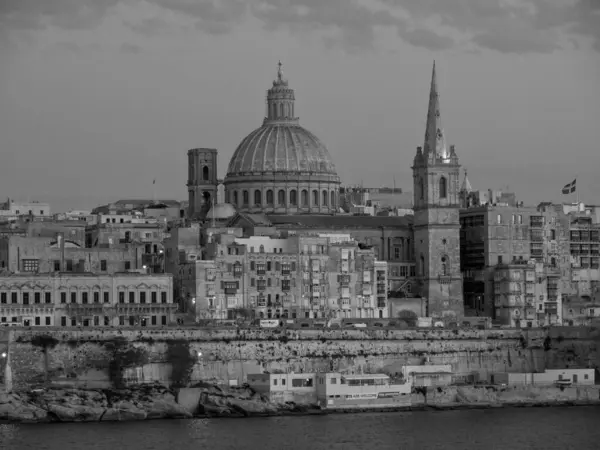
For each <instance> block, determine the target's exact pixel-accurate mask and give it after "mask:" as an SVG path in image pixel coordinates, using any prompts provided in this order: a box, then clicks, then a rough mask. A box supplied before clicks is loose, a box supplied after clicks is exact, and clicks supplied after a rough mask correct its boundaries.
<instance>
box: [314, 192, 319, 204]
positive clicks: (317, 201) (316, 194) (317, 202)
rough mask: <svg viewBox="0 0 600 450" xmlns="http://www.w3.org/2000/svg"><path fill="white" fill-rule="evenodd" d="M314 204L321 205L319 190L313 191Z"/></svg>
mask: <svg viewBox="0 0 600 450" xmlns="http://www.w3.org/2000/svg"><path fill="white" fill-rule="evenodd" d="M313 206H319V191H317V190H316V189H315V190H314V191H313Z"/></svg>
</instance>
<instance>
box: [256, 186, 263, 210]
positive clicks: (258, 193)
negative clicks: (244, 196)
mask: <svg viewBox="0 0 600 450" xmlns="http://www.w3.org/2000/svg"><path fill="white" fill-rule="evenodd" d="M261 203H262V192H260V189H257V190H255V191H254V204H255V205H257V206H260V204H261Z"/></svg>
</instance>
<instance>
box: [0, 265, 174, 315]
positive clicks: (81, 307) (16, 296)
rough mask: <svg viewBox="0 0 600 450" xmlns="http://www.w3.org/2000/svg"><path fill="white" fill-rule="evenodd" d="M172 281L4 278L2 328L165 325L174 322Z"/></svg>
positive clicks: (0, 279) (0, 280)
mask: <svg viewBox="0 0 600 450" xmlns="http://www.w3.org/2000/svg"><path fill="white" fill-rule="evenodd" d="M172 284H173V277H172V276H171V275H168V274H161V275H143V274H137V273H118V274H112V275H108V274H106V275H105V274H102V275H100V274H93V273H60V272H57V273H47V274H33V273H30V274H12V275H6V276H0V324H8V325H10V324H13V325H19V326H31V327H37V326H59V327H68V326H83V327H88V326H90V327H91V326H94V327H98V326H161V325H168V324H170V323H171V321H172V316H173V313H174V311H175V309H176V305H174V304H173V286H172Z"/></svg>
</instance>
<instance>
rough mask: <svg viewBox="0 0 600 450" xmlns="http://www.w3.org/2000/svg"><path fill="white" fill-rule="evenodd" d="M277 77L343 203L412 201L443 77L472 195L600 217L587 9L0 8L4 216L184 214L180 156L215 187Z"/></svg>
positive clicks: (260, 1)
mask: <svg viewBox="0 0 600 450" xmlns="http://www.w3.org/2000/svg"><path fill="white" fill-rule="evenodd" d="M279 59H281V61H282V63H283V65H284V66H283V67H284V73H285V76H286V77H287V78H288V80H289V82H290V87H292V88H294V89H295V90H296V113H297V115H298V116H299V117H300V123H301V124H302V125H303V126H304V127H306V128H307V129H309V130H310V131H312V132H313V133H314V134H316V135H317V136H319V137H320V139H321V140H322V141H323V142H324V143H325V144H326V145H327V147H328V149H329V151H330V153H331V155H332V157H333V160H334V162H335V164H336V166H337V169H338V173H339V175H340V176H341V177H342V181H343V182H344V183H346V184H353V183H360V182H363V184H364V185H365V186H374V187H376V186H381V185H383V184H385V185H392V184H393V182H394V178H395V180H396V185H397V186H398V187H402V188H404V189H406V190H412V174H411V170H410V166H411V163H412V159H413V156H414V153H415V148H416V147H417V146H420V145H423V138H424V132H425V117H426V112H427V102H428V90H429V83H430V76H431V65H432V61H433V60H434V59H435V61H436V66H437V71H438V85H439V88H440V103H441V117H442V122H443V126H444V129H445V133H446V138H447V141H448V143H449V144H455V145H456V151H457V153H458V156H459V158H460V162H461V164H462V165H463V167H464V168H466V169H468V171H469V179H470V180H471V184H472V185H473V187H474V188H475V189H487V188H493V189H506V188H507V187H508V188H509V189H510V190H511V191H514V192H516V193H517V196H518V197H519V198H520V199H522V200H524V201H525V202H527V203H537V202H540V201H561V200H565V199H567V197H563V196H561V194H560V190H561V188H562V186H563V185H564V184H566V183H568V182H570V181H572V179H573V178H575V177H576V176H577V177H578V181H579V182H578V185H579V189H580V195H581V199H582V200H584V201H586V202H588V203H597V204H600V199H598V195H599V194H600V176H599V175H598V172H599V170H600V145H599V144H598V142H599V133H600V1H597V0H531V1H526V0H380V1H375V0H369V1H355V0H213V1H210V0H146V1H137V0H0V152H1V153H0V154H1V156H2V163H1V164H0V197H4V198H5V197H12V198H15V199H19V200H35V199H38V200H46V201H51V202H52V205H53V210H54V211H57V210H64V209H67V208H90V207H92V206H94V205H96V204H99V203H104V202H107V201H112V200H116V199H119V198H152V195H153V192H152V190H153V187H152V180H153V179H154V178H156V180H157V181H156V187H155V192H156V194H155V195H156V196H157V197H158V198H175V199H186V198H187V192H186V187H185V183H186V176H187V170H186V151H187V150H188V149H189V148H193V147H214V148H217V149H218V150H219V165H220V170H219V171H220V175H221V176H224V175H225V171H226V168H227V164H228V162H229V158H230V157H231V155H232V154H233V151H234V150H235V148H236V146H237V144H238V143H239V142H240V141H241V140H242V138H243V137H244V136H245V135H246V134H248V133H249V132H250V131H252V130H253V129H254V128H257V127H259V126H260V125H261V123H262V118H263V116H264V112H265V90H266V89H268V88H269V87H270V85H271V82H272V80H273V79H274V77H275V74H276V69H277V61H278V60H279Z"/></svg>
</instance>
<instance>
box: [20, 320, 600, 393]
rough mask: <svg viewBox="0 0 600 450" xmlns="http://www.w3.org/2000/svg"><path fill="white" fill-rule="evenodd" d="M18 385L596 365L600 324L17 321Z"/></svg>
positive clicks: (469, 371) (599, 358)
mask: <svg viewBox="0 0 600 450" xmlns="http://www.w3.org/2000/svg"><path fill="white" fill-rule="evenodd" d="M10 333H11V339H10V344H9V353H10V371H11V375H12V381H13V387H14V389H16V390H19V389H31V388H32V387H35V386H40V385H45V384H54V385H57V384H58V385H60V384H62V385H66V386H67V385H76V386H79V387H108V386H111V385H126V384H129V383H134V384H136V383H141V382H153V381H160V382H164V383H168V384H173V385H176V386H187V385H190V384H193V383H194V382H197V381H200V380H204V381H212V382H215V381H217V382H225V381H227V380H232V379H236V380H238V381H239V382H243V381H244V380H245V377H246V375H247V374H248V373H257V372H262V371H264V370H268V371H271V372H275V371H288V370H291V371H294V372H314V371H329V370H348V371H354V372H355V373H359V372H361V371H363V372H385V373H390V374H394V373H397V372H398V373H399V372H401V367H402V366H403V365H406V364H422V363H423V362H425V361H426V360H427V359H428V360H429V361H430V362H431V363H437V364H451V365H452V369H453V371H454V372H455V373H456V374H457V375H468V374H472V373H479V374H481V375H485V374H486V373H488V372H504V371H511V372H531V371H543V370H544V369H545V368H563V367H568V366H569V365H570V366H571V367H575V366H589V365H591V366H592V367H598V366H599V362H600V353H599V351H598V344H600V331H599V330H595V329H573V328H559V329H551V330H550V331H545V330H532V329H529V330H291V331H279V330H275V331H274V330H191V329H160V330H153V329H143V330H107V329H97V330H94V329H89V330H81V331H74V330H68V331H65V330H64V329H62V330H61V329H53V330H41V329H38V330H11V331H10Z"/></svg>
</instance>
